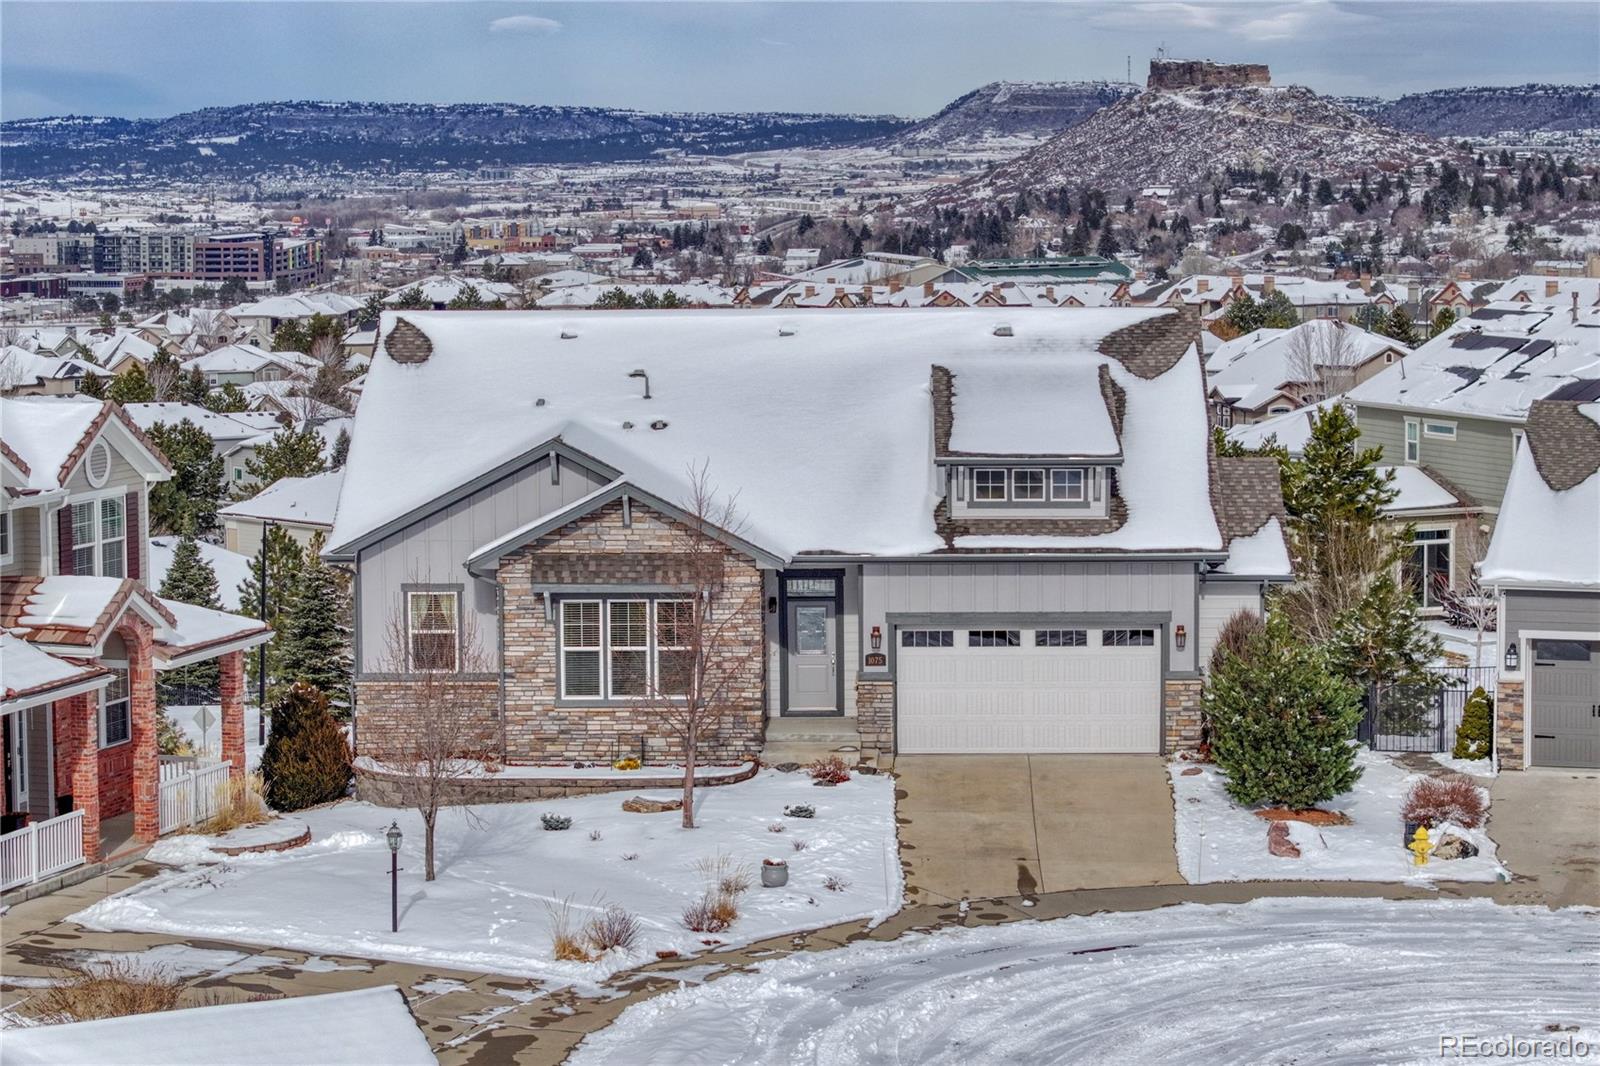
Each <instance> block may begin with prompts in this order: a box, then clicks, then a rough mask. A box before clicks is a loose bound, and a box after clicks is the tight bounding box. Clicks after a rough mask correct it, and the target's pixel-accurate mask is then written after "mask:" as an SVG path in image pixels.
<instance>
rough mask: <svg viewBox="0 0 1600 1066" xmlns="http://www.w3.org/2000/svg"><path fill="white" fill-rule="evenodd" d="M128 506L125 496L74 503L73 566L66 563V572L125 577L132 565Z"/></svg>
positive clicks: (64, 568)
mask: <svg viewBox="0 0 1600 1066" xmlns="http://www.w3.org/2000/svg"><path fill="white" fill-rule="evenodd" d="M125 508H126V504H125V502H124V501H123V498H122V497H121V496H102V497H100V498H99V499H94V500H83V501H80V502H78V503H74V504H73V505H72V559H71V560H70V566H71V569H70V570H67V569H66V567H65V566H64V567H63V572H65V573H72V574H75V575H88V576H98V577H123V576H125V574H126V573H127V565H128V530H127V524H126V510H125ZM62 561H63V563H67V562H68V560H62Z"/></svg>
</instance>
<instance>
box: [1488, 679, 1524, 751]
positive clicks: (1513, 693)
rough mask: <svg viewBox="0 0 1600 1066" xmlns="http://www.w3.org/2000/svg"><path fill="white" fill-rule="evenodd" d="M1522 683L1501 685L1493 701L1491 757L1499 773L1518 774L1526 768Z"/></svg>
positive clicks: (1502, 683)
mask: <svg viewBox="0 0 1600 1066" xmlns="http://www.w3.org/2000/svg"><path fill="white" fill-rule="evenodd" d="M1522 684H1523V683H1522V682H1521V681H1506V680H1504V679H1502V680H1501V682H1500V688H1499V691H1498V692H1497V693H1496V695H1495V701H1494V719H1495V721H1494V755H1495V759H1496V760H1497V761H1498V762H1499V764H1500V769H1502V770H1521V769H1524V768H1525V767H1526V766H1527V763H1526V761H1525V759H1524V753H1525V752H1526V750H1527V747H1526V745H1527V733H1526V730H1525V729H1524V724H1525V722H1524V715H1523V702H1524V693H1523V688H1522Z"/></svg>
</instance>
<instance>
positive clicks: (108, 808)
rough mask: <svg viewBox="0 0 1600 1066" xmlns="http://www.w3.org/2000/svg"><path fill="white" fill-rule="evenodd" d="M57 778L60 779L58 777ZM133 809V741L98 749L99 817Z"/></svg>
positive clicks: (107, 816)
mask: <svg viewBox="0 0 1600 1066" xmlns="http://www.w3.org/2000/svg"><path fill="white" fill-rule="evenodd" d="M57 780H60V779H59V778H58V779H57ZM131 810H133V741H131V740H130V741H128V742H127V743H126V744H118V745H117V746H116V747H112V748H101V749H100V817H101V818H115V817H116V816H117V815H119V814H127V813H128V812H129V811H131Z"/></svg>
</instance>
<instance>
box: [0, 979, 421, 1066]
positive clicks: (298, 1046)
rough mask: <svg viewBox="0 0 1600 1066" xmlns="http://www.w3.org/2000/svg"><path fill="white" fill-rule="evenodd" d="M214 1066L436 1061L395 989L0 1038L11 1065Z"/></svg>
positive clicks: (394, 1065) (393, 1065)
mask: <svg viewBox="0 0 1600 1066" xmlns="http://www.w3.org/2000/svg"><path fill="white" fill-rule="evenodd" d="M219 1056H220V1058H219ZM223 1059H225V1060H226V1061H227V1062H229V1063H238V1064H245V1063H263V1064H266V1063H271V1064H274V1066H278V1064H281V1066H332V1064H336V1063H352V1064H367V1063H374V1062H381V1063H386V1064H390V1066H423V1064H429V1063H437V1062H438V1059H436V1058H435V1057H434V1054H433V1051H432V1050H431V1049H430V1048H429V1047H428V1040H427V1038H426V1037H425V1036H423V1034H422V1031H421V1030H420V1029H418V1028H417V1023H416V1019H414V1018H413V1017H412V1016H411V1012H410V1010H409V1009H408V1008H407V1007H406V1001H405V997H404V996H402V995H401V993H400V990H399V989H398V988H396V987H395V986H394V985H383V986H380V987H377V988H363V989H358V990H357V991H354V992H335V993H332V994H330V995H322V996H295V997H291V998H288V999H270V1000H264V1001H259V1002H255V1003H227V1004H222V1005H219V1006H213V1007H191V1008H189V1009H187V1010H174V1011H162V1012H158V1013H155V1014H135V1015H131V1016H128V1017H124V1018H106V1019H103V1020H101V1021H93V1022H77V1023H75V1024H72V1025H46V1026H39V1027H36V1028H25V1029H11V1030H9V1031H7V1033H6V1062H7V1063H10V1064H16V1066H23V1064H30V1066H31V1064H34V1063H39V1064H44V1063H51V1064H60V1063H96V1062H116V1063H121V1064H124V1066H142V1064H146V1063H148V1064H150V1066H184V1064H186V1063H193V1064H196V1066H201V1064H210V1063H215V1062H218V1061H220V1060H223Z"/></svg>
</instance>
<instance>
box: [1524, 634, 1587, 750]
mask: <svg viewBox="0 0 1600 1066" xmlns="http://www.w3.org/2000/svg"><path fill="white" fill-rule="evenodd" d="M1532 755H1533V759H1532V762H1533V765H1535V766H1581V767H1591V768H1592V767H1600V645H1597V644H1591V643H1587V642H1585V641H1581V640H1536V641H1534V642H1533V752H1532Z"/></svg>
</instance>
